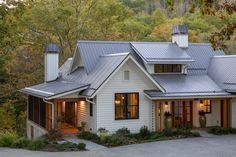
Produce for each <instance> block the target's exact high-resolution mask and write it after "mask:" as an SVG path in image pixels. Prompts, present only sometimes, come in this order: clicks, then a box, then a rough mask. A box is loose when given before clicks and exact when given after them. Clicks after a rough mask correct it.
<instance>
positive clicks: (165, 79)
mask: <svg viewBox="0 0 236 157" xmlns="http://www.w3.org/2000/svg"><path fill="white" fill-rule="evenodd" d="M152 77H153V78H154V79H155V80H156V81H157V82H158V83H159V84H161V86H162V87H163V88H164V89H165V90H166V93H195V92H198V93H199V92H203V93H204V92H222V91H223V90H222V89H221V88H220V87H219V86H218V85H217V84H216V83H215V82H214V81H213V80H212V79H211V78H210V77H209V76H208V75H179V74H176V75H175V74H169V75H168V74H166V75H165V74H163V75H158V74H154V75H152Z"/></svg>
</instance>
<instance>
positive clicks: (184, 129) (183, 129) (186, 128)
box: [177, 124, 192, 135]
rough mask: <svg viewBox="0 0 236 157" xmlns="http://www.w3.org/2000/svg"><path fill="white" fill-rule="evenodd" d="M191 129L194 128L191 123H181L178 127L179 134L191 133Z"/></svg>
mask: <svg viewBox="0 0 236 157" xmlns="http://www.w3.org/2000/svg"><path fill="white" fill-rule="evenodd" d="M191 130H192V125H190V124H185V125H180V126H179V127H178V128H177V134H182V135H190V134H191Z"/></svg>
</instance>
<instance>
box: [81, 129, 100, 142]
mask: <svg viewBox="0 0 236 157" xmlns="http://www.w3.org/2000/svg"><path fill="white" fill-rule="evenodd" d="M77 137H78V138H80V139H85V140H91V141H94V142H99V141H100V138H99V137H98V135H97V134H94V133H91V132H88V131H84V132H81V133H79V134H78V135H77Z"/></svg>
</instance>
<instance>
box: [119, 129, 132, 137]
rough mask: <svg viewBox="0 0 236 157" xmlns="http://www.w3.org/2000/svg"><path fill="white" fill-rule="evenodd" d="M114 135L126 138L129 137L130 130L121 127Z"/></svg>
mask: <svg viewBox="0 0 236 157" xmlns="http://www.w3.org/2000/svg"><path fill="white" fill-rule="evenodd" d="M116 135H119V136H128V135H130V130H129V129H128V128H126V127H123V128H121V129H118V130H117V131H116Z"/></svg>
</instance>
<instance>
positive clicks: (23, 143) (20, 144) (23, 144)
mask: <svg viewBox="0 0 236 157" xmlns="http://www.w3.org/2000/svg"><path fill="white" fill-rule="evenodd" d="M29 143H30V140H29V139H27V138H26V137H21V138H18V139H16V140H15V141H14V142H13V144H12V147H14V148H27V147H28V145H29Z"/></svg>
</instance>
